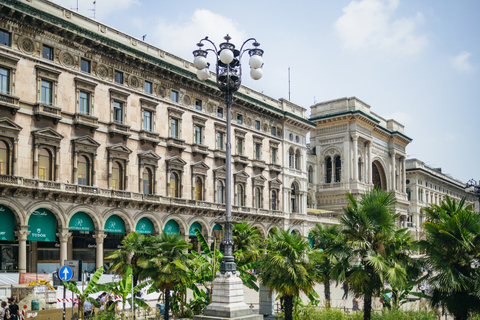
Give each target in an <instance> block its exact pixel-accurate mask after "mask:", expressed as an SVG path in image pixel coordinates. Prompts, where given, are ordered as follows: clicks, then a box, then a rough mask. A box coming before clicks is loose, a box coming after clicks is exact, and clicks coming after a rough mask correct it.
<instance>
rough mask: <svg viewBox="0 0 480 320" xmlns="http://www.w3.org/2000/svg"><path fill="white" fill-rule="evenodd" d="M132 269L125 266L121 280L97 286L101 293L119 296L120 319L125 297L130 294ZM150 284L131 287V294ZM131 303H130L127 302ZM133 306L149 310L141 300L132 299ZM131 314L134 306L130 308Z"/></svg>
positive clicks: (123, 312)
mask: <svg viewBox="0 0 480 320" xmlns="http://www.w3.org/2000/svg"><path fill="white" fill-rule="evenodd" d="M131 275H132V268H131V267H130V266H127V268H126V274H125V276H123V278H122V280H121V281H119V282H109V283H104V284H97V288H98V289H99V290H101V291H107V292H110V293H112V294H114V295H115V296H120V297H121V298H122V305H123V308H122V319H124V317H125V304H126V302H127V296H128V295H129V294H131V293H132V277H131ZM149 284H151V281H144V282H141V283H139V284H138V285H136V286H134V287H133V294H134V295H135V294H136V293H138V292H140V290H142V289H143V288H145V287H146V286H148V285H149ZM129 302H130V303H131V301H129ZM133 303H134V305H135V304H137V305H139V306H140V307H142V308H144V309H150V307H149V306H148V304H147V303H146V302H145V301H143V300H141V299H138V298H136V297H135V296H134V297H133ZM132 312H135V310H134V306H132Z"/></svg>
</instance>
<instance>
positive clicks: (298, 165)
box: [295, 150, 300, 170]
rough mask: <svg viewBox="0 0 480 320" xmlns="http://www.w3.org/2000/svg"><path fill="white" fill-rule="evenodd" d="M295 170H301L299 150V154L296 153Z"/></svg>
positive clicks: (298, 151) (298, 152)
mask: <svg viewBox="0 0 480 320" xmlns="http://www.w3.org/2000/svg"><path fill="white" fill-rule="evenodd" d="M295 169H297V170H299V169H300V150H297V152H295Z"/></svg>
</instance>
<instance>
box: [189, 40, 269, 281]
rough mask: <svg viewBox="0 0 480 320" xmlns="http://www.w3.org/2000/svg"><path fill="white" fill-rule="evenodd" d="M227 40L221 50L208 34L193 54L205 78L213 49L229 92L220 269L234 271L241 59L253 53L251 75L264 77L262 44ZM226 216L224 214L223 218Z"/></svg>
mask: <svg viewBox="0 0 480 320" xmlns="http://www.w3.org/2000/svg"><path fill="white" fill-rule="evenodd" d="M224 39H225V40H226V42H222V43H221V44H220V46H219V47H220V48H219V49H217V47H216V46H215V44H214V43H213V42H212V41H211V40H210V39H208V37H205V39H202V40H200V42H199V43H197V46H198V49H197V50H195V51H193V56H194V57H195V59H194V61H193V65H194V66H195V67H196V68H197V69H198V71H197V77H198V78H199V79H200V80H202V81H205V80H207V79H208V78H209V77H210V71H209V70H208V67H209V66H210V64H209V63H208V62H207V54H208V52H209V51H210V52H212V53H213V54H214V55H215V59H216V77H217V86H218V88H219V89H220V91H222V92H224V93H225V104H226V106H227V110H226V111H227V112H226V113H227V137H226V160H225V164H226V165H225V170H226V179H225V180H226V183H225V184H226V186H225V206H226V215H225V220H224V221H222V223H224V224H225V228H224V229H225V235H224V245H225V255H224V256H223V258H222V262H221V264H220V272H221V273H225V272H227V271H231V272H234V271H235V270H236V265H235V262H234V259H233V252H232V248H233V236H232V223H233V219H232V198H231V187H232V186H231V183H232V167H231V163H232V160H231V157H232V145H231V141H230V132H231V129H230V126H231V108H232V98H233V93H234V92H236V91H237V90H238V89H239V88H240V85H241V84H242V64H241V62H240V60H241V58H242V56H243V54H244V53H245V52H248V54H249V55H250V60H249V65H250V76H251V77H252V78H253V79H254V80H258V79H260V78H261V77H262V75H263V71H262V66H263V59H262V55H263V50H262V49H259V48H258V47H259V46H260V43H258V42H257V40H255V39H254V38H250V39H248V40H246V41H245V42H244V43H243V44H242V46H241V47H240V50H237V49H235V45H234V44H233V43H230V40H231V38H230V36H229V35H228V34H227V35H226V36H225V37H224ZM251 41H253V44H252V45H253V48H250V49H244V47H245V45H246V44H247V43H249V42H251ZM203 42H208V43H210V44H211V45H212V47H213V49H206V50H203V49H202V48H203V46H204V43H203ZM222 218H223V217H222Z"/></svg>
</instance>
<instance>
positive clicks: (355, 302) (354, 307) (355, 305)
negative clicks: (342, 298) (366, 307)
mask: <svg viewBox="0 0 480 320" xmlns="http://www.w3.org/2000/svg"><path fill="white" fill-rule="evenodd" d="M359 310H360V306H359V303H358V299H357V297H353V300H352V311H359Z"/></svg>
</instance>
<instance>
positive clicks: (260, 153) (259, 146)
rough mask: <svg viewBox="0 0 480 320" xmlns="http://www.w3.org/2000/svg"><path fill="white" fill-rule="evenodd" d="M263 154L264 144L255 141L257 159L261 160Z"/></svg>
mask: <svg viewBox="0 0 480 320" xmlns="http://www.w3.org/2000/svg"><path fill="white" fill-rule="evenodd" d="M261 156H262V145H261V144H260V143H255V159H257V160H260V158H261Z"/></svg>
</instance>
